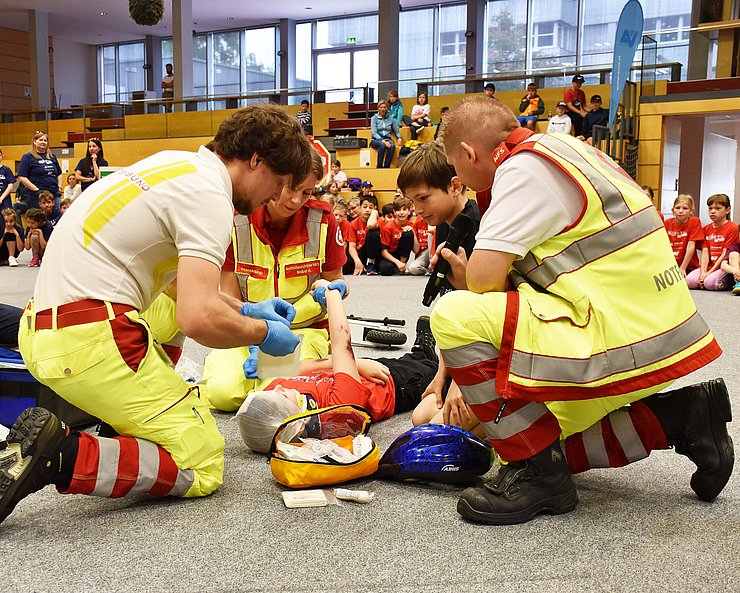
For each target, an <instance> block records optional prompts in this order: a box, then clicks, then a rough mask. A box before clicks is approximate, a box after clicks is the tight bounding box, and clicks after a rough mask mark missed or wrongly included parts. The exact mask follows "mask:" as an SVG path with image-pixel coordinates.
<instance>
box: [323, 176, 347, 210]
mask: <svg viewBox="0 0 740 593" xmlns="http://www.w3.org/2000/svg"><path fill="white" fill-rule="evenodd" d="M324 199H325V200H326V201H328V202H329V203H330V204H331V205H332V207H334V205H335V204H337V203H342V204H343V203H344V198H343V197H342V196H341V195H340V194H339V186H338V185H337V182H336V181H332V182H331V183H330V184H329V187H327V188H326V194H325V195H324Z"/></svg>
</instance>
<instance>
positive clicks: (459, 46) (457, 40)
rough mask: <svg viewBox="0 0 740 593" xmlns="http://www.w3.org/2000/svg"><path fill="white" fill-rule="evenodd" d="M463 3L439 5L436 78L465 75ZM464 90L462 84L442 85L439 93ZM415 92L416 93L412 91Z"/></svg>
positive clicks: (464, 9)
mask: <svg viewBox="0 0 740 593" xmlns="http://www.w3.org/2000/svg"><path fill="white" fill-rule="evenodd" d="M467 14H468V11H467V7H466V6H465V4H446V5H443V6H440V7H439V40H440V42H439V54H438V55H439V57H438V61H437V65H436V68H435V77H436V78H442V79H444V78H447V79H450V78H462V77H464V76H465V30H466V28H467ZM463 92H465V87H464V85H444V86H441V87H439V94H443V95H447V94H452V93H463ZM414 94H416V93H414Z"/></svg>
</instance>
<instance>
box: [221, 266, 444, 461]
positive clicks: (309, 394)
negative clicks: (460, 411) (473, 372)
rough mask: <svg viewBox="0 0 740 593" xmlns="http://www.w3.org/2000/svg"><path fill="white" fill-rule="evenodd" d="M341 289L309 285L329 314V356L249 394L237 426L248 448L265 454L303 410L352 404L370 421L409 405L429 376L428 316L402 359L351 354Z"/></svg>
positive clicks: (433, 364)
mask: <svg viewBox="0 0 740 593" xmlns="http://www.w3.org/2000/svg"><path fill="white" fill-rule="evenodd" d="M343 288H344V289H345V290H346V284H345V283H344V281H342V280H337V281H334V282H331V283H329V282H327V281H326V280H317V281H316V283H315V284H314V285H313V297H314V300H316V301H317V302H318V303H322V304H323V302H322V301H325V303H326V307H327V310H328V313H329V335H330V338H331V350H332V356H331V358H330V359H325V360H303V361H301V363H300V365H301V366H300V375H298V376H296V377H286V378H279V379H275V380H273V381H272V382H271V383H270V384H269V385H267V387H266V388H265V390H264V391H254V392H252V393H250V394H249V395H248V396H247V399H246V400H245V401H244V404H242V407H241V408H240V409H239V411H238V412H237V415H236V418H237V421H238V422H239V430H240V431H241V434H242V437H243V438H244V442H245V443H246V444H247V446H248V447H249V448H250V449H252V450H253V451H256V452H258V453H266V452H267V451H268V450H269V449H270V445H271V443H272V439H273V435H274V434H275V430H276V429H277V427H278V426H280V424H281V423H282V422H283V420H285V418H288V417H289V416H293V415H295V414H298V413H300V412H302V411H305V410H312V409H317V408H325V407H328V406H333V405H338V404H356V405H358V406H362V407H363V408H365V409H366V410H368V411H369V412H370V414H371V416H372V419H373V422H378V421H379V420H383V419H385V418H390V417H391V416H393V415H394V414H400V413H401V412H407V411H409V410H412V409H413V408H414V407H415V406H416V405H417V404H418V403H419V401H420V400H421V394H422V392H423V391H424V388H425V387H426V386H427V384H428V383H429V382H430V381H431V380H432V378H433V377H434V375H435V373H436V371H437V362H438V360H437V355H436V353H435V343H434V337H433V335H432V332H431V329H430V327H429V318H428V317H427V318H422V319H420V322H419V323H417V339H416V342H415V344H414V347H413V348H412V349H411V352H409V353H407V354H404V355H403V356H402V357H401V358H379V359H377V360H368V359H362V358H360V359H355V357H354V354H353V352H352V344H351V337H350V330H349V324H348V322H347V315H346V313H345V311H344V304H343V302H342V294H343V292H344V291H343ZM256 351H257V349H256V348H255V349H254V352H255V354H256ZM250 360H254V359H253V357H252V356H250ZM249 362H250V361H247V363H245V372H251V371H253V370H254V366H255V365H253V366H252V368H251V369H249V370H248V369H247V365H248V364H249Z"/></svg>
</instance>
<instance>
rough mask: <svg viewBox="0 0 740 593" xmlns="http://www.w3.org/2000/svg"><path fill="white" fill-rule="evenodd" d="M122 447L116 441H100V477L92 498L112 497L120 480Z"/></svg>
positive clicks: (97, 477)
mask: <svg viewBox="0 0 740 593" xmlns="http://www.w3.org/2000/svg"><path fill="white" fill-rule="evenodd" d="M120 457H121V445H120V443H119V442H118V441H117V440H115V439H106V438H100V439H98V475H97V476H96V478H95V488H93V491H92V492H91V493H90V496H110V495H111V492H113V487H114V486H115V485H116V480H117V479H118V460H119V459H120Z"/></svg>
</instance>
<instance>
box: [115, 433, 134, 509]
mask: <svg viewBox="0 0 740 593" xmlns="http://www.w3.org/2000/svg"><path fill="white" fill-rule="evenodd" d="M115 440H116V441H118V443H119V445H120V447H121V451H120V457H119V458H118V476H117V477H116V483H115V485H114V486H113V490H112V491H111V494H110V497H111V498H120V497H121V496H125V495H126V494H128V493H129V492H130V491H131V488H133V487H134V486H135V485H136V480H137V478H138V477H139V443H138V441H137V440H136V439H135V438H134V437H115Z"/></svg>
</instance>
